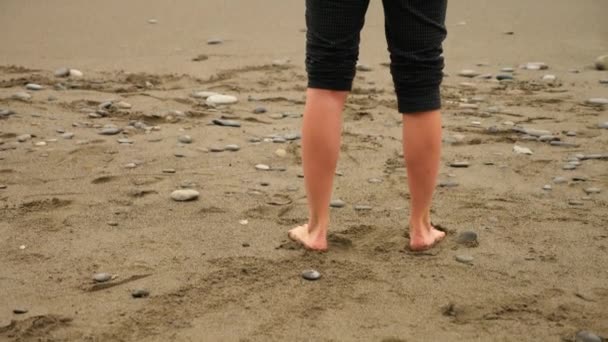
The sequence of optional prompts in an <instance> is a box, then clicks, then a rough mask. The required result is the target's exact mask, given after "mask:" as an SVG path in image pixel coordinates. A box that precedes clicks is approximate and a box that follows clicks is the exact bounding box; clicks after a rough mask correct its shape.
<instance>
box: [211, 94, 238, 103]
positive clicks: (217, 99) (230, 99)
mask: <svg viewBox="0 0 608 342" xmlns="http://www.w3.org/2000/svg"><path fill="white" fill-rule="evenodd" d="M205 102H206V103H207V104H208V105H209V106H219V105H229V104H234V103H237V102H238V99H237V98H236V97H235V96H231V95H221V94H218V95H211V96H209V97H208V98H207V100H206V101H205Z"/></svg>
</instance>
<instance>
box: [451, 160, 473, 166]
mask: <svg viewBox="0 0 608 342" xmlns="http://www.w3.org/2000/svg"><path fill="white" fill-rule="evenodd" d="M450 166H451V167H457V168H467V167H469V162H467V161H454V162H451V163H450Z"/></svg>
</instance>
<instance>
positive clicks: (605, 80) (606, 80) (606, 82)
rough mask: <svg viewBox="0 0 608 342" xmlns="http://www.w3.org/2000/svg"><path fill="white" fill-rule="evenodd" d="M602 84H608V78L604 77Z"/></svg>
mask: <svg viewBox="0 0 608 342" xmlns="http://www.w3.org/2000/svg"><path fill="white" fill-rule="evenodd" d="M600 84H608V78H602V79H601V80H600Z"/></svg>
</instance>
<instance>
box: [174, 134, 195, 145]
mask: <svg viewBox="0 0 608 342" xmlns="http://www.w3.org/2000/svg"><path fill="white" fill-rule="evenodd" d="M177 141H179V142H180V143H182V144H191V143H192V137H191V136H189V135H180V136H179V137H178V138H177Z"/></svg>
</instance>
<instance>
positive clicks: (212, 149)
mask: <svg viewBox="0 0 608 342" xmlns="http://www.w3.org/2000/svg"><path fill="white" fill-rule="evenodd" d="M225 150H226V149H225V148H224V147H221V146H211V147H209V151H210V152H214V153H217V152H224V151H225Z"/></svg>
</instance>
